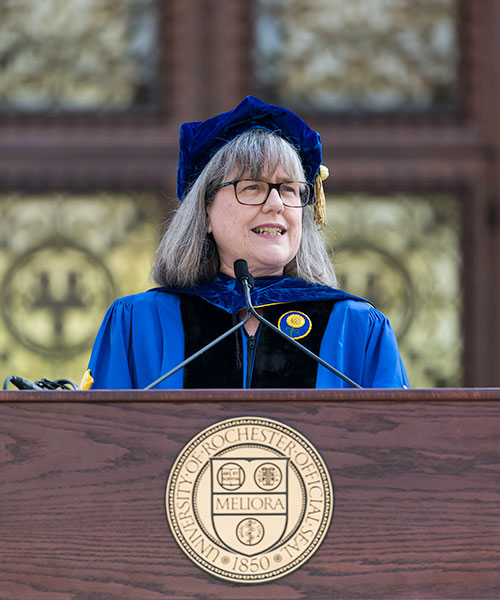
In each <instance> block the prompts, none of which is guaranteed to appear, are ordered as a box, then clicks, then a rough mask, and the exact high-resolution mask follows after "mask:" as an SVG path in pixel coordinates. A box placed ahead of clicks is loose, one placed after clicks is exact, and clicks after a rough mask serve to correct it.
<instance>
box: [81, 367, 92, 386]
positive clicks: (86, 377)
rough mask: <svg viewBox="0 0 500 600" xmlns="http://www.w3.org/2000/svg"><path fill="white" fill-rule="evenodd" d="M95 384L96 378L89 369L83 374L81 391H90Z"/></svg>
mask: <svg viewBox="0 0 500 600" xmlns="http://www.w3.org/2000/svg"><path fill="white" fill-rule="evenodd" d="M93 383H94V378H93V377H92V375H91V374H90V369H87V370H86V371H85V373H84V374H83V377H82V381H81V383H80V389H81V390H90V388H91V387H92V384H93Z"/></svg>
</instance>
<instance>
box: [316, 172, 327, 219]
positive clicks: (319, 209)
mask: <svg viewBox="0 0 500 600" xmlns="http://www.w3.org/2000/svg"><path fill="white" fill-rule="evenodd" d="M328 175H330V173H329V171H328V168H327V167H325V165H321V166H320V167H319V170H318V174H317V175H316V178H315V180H314V197H315V198H316V202H315V203H314V220H315V221H316V224H317V225H318V229H323V227H324V226H325V225H326V199H325V190H324V189H323V181H325V179H326V178H327V177H328Z"/></svg>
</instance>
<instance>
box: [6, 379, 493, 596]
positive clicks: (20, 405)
mask: <svg viewBox="0 0 500 600" xmlns="http://www.w3.org/2000/svg"><path fill="white" fill-rule="evenodd" d="M0 409H1V411H2V418H1V421H0V598H2V599H4V598H5V599H8V600H20V599H30V600H32V599H36V600H38V599H50V600H59V599H60V600H62V599H70V598H78V599H80V598H85V599H92V598H95V599H114V598H120V599H128V598H130V599H132V598H141V599H165V598H168V599H194V598H200V599H215V598H217V599H219V598H220V599H260V598H272V599H273V600H274V599H275V600H279V599H285V598H288V599H299V598H307V599H310V600H314V599H320V598H324V599H326V598H328V599H333V598H433V599H434V598H464V599H465V598H500V390H494V389H489V390H488V389H484V390H478V389H476V390H412V391H401V390H392V391H385V390H363V391H355V390H345V391H326V390H274V391H268V390H246V391H241V390H237V391H231V390H230V391H213V390H212V391H206V392H204V391H203V390H196V391H188V390H185V391H180V392H159V391H156V392H149V393H147V392H119V391H118V392H117V391H115V392H4V393H2V394H0ZM244 415H257V416H263V417H269V418H273V419H278V420H281V421H283V422H285V423H287V424H288V425H290V426H292V427H294V428H295V429H297V430H298V431H299V432H301V433H302V434H303V435H305V436H306V437H307V438H309V440H310V441H311V442H312V443H313V444H314V446H315V447H316V448H317V449H318V450H319V451H320V453H321V454H322V456H323V458H324V459H325V462H326V464H327V465H328V468H329V469H330V473H331V477H332V481H333V484H334V488H335V512H334V517H333V522H332V525H331V527H330V530H329V532H328V534H327V536H326V539H325V541H324V542H323V544H322V546H321V547H320V548H319V550H318V551H317V552H316V553H315V554H314V556H313V557H312V558H311V559H310V560H309V561H308V562H307V563H306V564H305V565H304V566H302V567H301V568H300V569H298V570H297V571H294V572H293V573H291V574H289V575H287V576H285V577H283V578H281V579H279V580H277V581H275V582H270V583H264V584H253V585H248V584H247V585H242V584H233V583H229V582H225V581H223V580H219V579H216V578H214V577H213V576H211V575H210V574H208V573H205V571H203V570H201V569H200V568H198V567H197V566H196V565H194V564H193V563H192V562H191V561H190V560H189V559H188V558H187V557H186V556H185V555H184V553H183V552H182V551H181V550H180V548H179V547H178V546H177V544H176V542H175V541H174V539H173V537H172V535H171V533H170V530H169V527H168V524H167V520H166V516H165V504H164V495H165V485H166V481H167V477H168V473H169V469H170V467H171V465H172V463H173V461H174V460H175V458H176V456H177V454H178V453H179V452H180V450H181V449H182V448H183V447H184V445H185V444H186V443H187V442H188V441H189V440H190V439H191V438H192V437H194V436H195V435H196V434H197V433H199V432H200V431H201V430H202V429H204V428H205V427H207V426H209V425H211V424H213V423H215V422H217V421H220V420H223V419H225V418H229V417H233V416H244Z"/></svg>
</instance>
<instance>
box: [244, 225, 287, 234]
mask: <svg viewBox="0 0 500 600" xmlns="http://www.w3.org/2000/svg"><path fill="white" fill-rule="evenodd" d="M252 231H253V232H254V233H257V234H259V235H271V236H278V235H283V234H284V233H286V229H283V228H282V227H276V226H270V225H263V226H262V227H254V228H253V229H252Z"/></svg>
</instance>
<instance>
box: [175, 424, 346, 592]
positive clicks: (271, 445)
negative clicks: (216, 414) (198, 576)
mask: <svg viewBox="0 0 500 600" xmlns="http://www.w3.org/2000/svg"><path fill="white" fill-rule="evenodd" d="M333 504H334V501H333V488H332V483H331V480H330V476H329V473H328V469H327V468H326V465H325V463H324V462H323V459H322V458H321V456H320V454H319V453H318V451H317V450H316V449H315V448H314V446H313V445H312V444H311V442H309V441H308V440H307V439H306V438H305V437H304V436H303V435H302V434H300V433H299V432H298V431H296V430H295V429H293V428H292V427H290V426H289V425H286V424H284V423H281V422H279V421H275V420H272V419H267V418H263V417H251V416H250V417H236V418H231V419H227V420H224V421H220V422H218V423H215V424H214V425H211V426H210V427H208V428H207V429H204V430H203V431H201V432H200V433H199V434H198V435H196V436H195V437H194V438H193V439H192V440H191V441H190V442H189V443H188V444H187V445H186V446H185V447H184V448H183V449H182V451H181V452H180V454H179V456H178V457H177V459H176V461H175V463H174V465H173V466H172V469H171V471H170V475H169V478H168V482H167V487H166V511H167V518H168V522H169V525H170V529H171V530H172V533H173V535H174V538H175V540H176V541H177V543H178V544H179V546H180V547H181V549H182V550H183V551H184V553H185V554H186V555H187V556H188V557H189V558H190V559H191V560H192V561H193V562H194V563H195V564H197V565H198V566H199V567H201V568H202V569H204V570H205V571H208V572H209V573H211V574H212V575H214V576H216V577H220V578H222V579H225V580H229V581H233V582H238V583H262V582H266V581H270V580H274V579H277V578H279V577H282V576H283V575H286V574H288V573H290V572H291V571H294V570H295V569H298V568H299V567H301V566H302V565H303V564H304V563H305V562H306V561H307V560H308V559H309V558H310V557H311V556H312V555H313V554H314V552H315V551H316V550H317V549H318V547H319V545H320V544H321V542H322V541H323V539H324V537H325V535H326V533H327V531H328V527H329V525H330V522H331V519H332V515H333Z"/></svg>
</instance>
